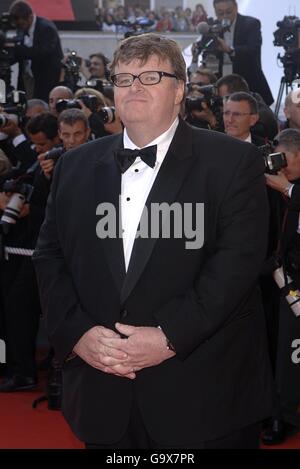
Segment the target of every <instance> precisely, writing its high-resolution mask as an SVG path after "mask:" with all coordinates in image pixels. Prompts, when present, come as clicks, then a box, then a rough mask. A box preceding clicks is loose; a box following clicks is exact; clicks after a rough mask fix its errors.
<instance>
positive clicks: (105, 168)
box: [34, 122, 270, 447]
mask: <svg viewBox="0 0 300 469" xmlns="http://www.w3.org/2000/svg"><path fill="white" fill-rule="evenodd" d="M122 141H123V140H122V136H121V135H117V136H110V137H104V138H102V139H99V140H95V141H93V142H90V143H87V144H86V145H84V146H81V147H80V148H78V149H76V150H74V151H72V152H68V153H66V154H65V155H64V156H63V157H62V158H61V159H60V160H59V162H58V164H57V167H56V170H55V175H54V180H53V183H52V188H51V193H50V197H49V200H48V207H47V213H46V219H45V222H44V224H43V226H42V229H41V232H40V237H39V241H38V244H37V248H36V251H35V254H34V263H35V267H36V270H37V275H38V281H39V287H40V294H41V301H42V305H43V310H44V313H45V315H46V317H47V329H48V333H49V336H50V340H51V342H52V344H53V345H54V347H55V350H56V354H57V356H58V358H59V360H60V361H61V362H64V360H65V358H66V357H67V356H68V354H69V353H70V352H71V351H72V349H73V347H74V345H75V344H76V342H77V341H78V339H79V338H80V337H81V336H82V335H83V334H84V333H85V332H86V331H87V330H88V329H90V328H91V327H93V326H95V325H103V326H105V327H108V328H114V324H115V322H116V321H121V322H123V323H127V324H132V325H136V326H141V325H143V326H158V325H160V326H161V327H162V329H163V331H164V332H165V334H166V335H167V337H168V338H169V339H170V341H171V342H172V344H173V345H174V347H175V349H176V351H177V355H176V356H175V357H174V358H172V359H170V360H167V361H165V362H164V363H162V364H161V365H159V366H154V367H151V368H148V369H144V370H142V371H141V372H139V373H138V375H137V378H136V379H135V380H134V381H131V380H128V379H126V378H120V377H116V376H112V375H107V374H105V373H103V372H101V371H97V370H96V369H94V368H92V367H90V366H89V365H87V364H86V363H85V362H84V361H82V360H81V359H80V358H79V357H76V358H74V359H72V360H69V361H67V362H65V364H64V366H63V368H64V374H63V375H64V379H63V389H64V403H63V409H64V415H65V417H66V418H67V420H68V421H69V423H70V425H71V427H72V428H73V430H74V432H75V433H76V434H77V435H78V437H79V438H81V439H82V440H84V441H88V442H95V443H96V442H98V443H99V442H100V441H101V442H104V443H105V442H106V443H114V442H116V441H118V439H120V438H121V436H122V434H123V433H124V432H125V430H126V428H127V425H128V418H129V413H130V407H131V401H132V397H133V394H135V395H136V398H137V400H138V403H139V406H140V410H141V413H142V416H143V419H144V422H145V425H146V428H147V430H148V432H149V434H150V436H151V437H152V438H153V440H155V441H157V442H160V443H163V444H165V445H171V444H172V445H174V444H178V445H182V447H184V445H187V444H189V445H193V444H195V445H196V444H197V443H199V441H203V440H209V439H215V438H218V437H221V436H222V435H226V434H228V433H230V432H231V431H233V430H234V429H239V428H242V427H244V426H246V425H248V424H250V423H253V422H257V421H259V420H261V419H262V418H264V417H266V416H267V415H268V414H269V389H270V374H269V362H268V356H267V352H266V339H265V326H264V317H263V312H262V308H261V304H260V299H259V295H258V293H257V290H256V281H257V277H258V274H259V271H260V268H261V264H262V261H263V259H264V256H265V248H266V240H267V225H268V208H267V199H266V193H265V182H264V176H263V170H264V169H263V164H262V158H261V156H260V155H259V154H258V153H257V150H256V149H255V147H254V146H253V145H249V144H247V143H243V142H240V141H238V140H235V139H231V138H229V137H227V136H225V135H223V134H220V133H216V132H213V131H206V130H200V129H195V128H192V127H190V126H188V125H187V124H186V123H184V122H180V124H179V127H178V128H177V130H176V133H175V136H174V138H173V141H172V143H171V145H170V148H169V150H168V153H167V155H166V157H165V159H164V162H163V164H162V167H161V169H160V171H159V173H158V176H157V178H156V180H155V183H154V185H153V187H152V190H151V192H150V194H149V197H148V200H147V205H148V206H149V205H150V203H153V202H156V203H162V202H167V203H168V204H171V203H173V202H179V203H185V202H186V203H187V202H189V203H193V204H195V203H197V202H198V203H200V202H202V203H204V204H205V210H204V212H205V224H204V227H205V242H204V246H203V247H202V248H201V249H197V250H188V249H185V241H186V239H184V238H183V239H179V238H174V237H173V238H171V239H162V238H159V239H151V238H150V239H142V238H139V239H137V240H136V242H135V244H134V247H133V252H132V256H131V259H130V264H129V268H128V271H127V274H126V273H125V266H124V254H123V246H122V240H121V239H118V238H116V239H112V238H111V239H108V238H107V239H104V240H100V239H99V238H97V236H96V223H97V221H98V220H99V216H96V207H97V206H98V204H99V203H100V202H110V203H113V204H114V205H115V206H116V207H118V203H119V200H118V199H119V194H120V191H121V175H120V172H119V170H118V168H117V166H116V164H115V161H114V158H113V152H114V150H115V149H117V148H122V145H123V143H122Z"/></svg>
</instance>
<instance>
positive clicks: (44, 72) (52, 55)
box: [9, 1, 63, 101]
mask: <svg viewBox="0 0 300 469" xmlns="http://www.w3.org/2000/svg"><path fill="white" fill-rule="evenodd" d="M9 13H10V16H11V20H12V22H13V24H14V26H15V27H16V28H17V30H18V31H22V32H23V33H24V41H23V44H16V45H15V46H14V51H13V52H14V57H15V61H16V62H19V77H18V89H20V90H24V91H26V95H27V99H31V98H40V99H43V100H44V101H47V99H48V95H49V92H50V90H51V89H52V88H53V87H54V86H55V85H57V84H58V82H59V76H60V70H61V59H62V57H63V53H62V49H61V44H60V38H59V35H58V32H57V29H56V27H55V25H54V24H53V23H52V22H51V21H49V20H47V19H45V18H41V17H37V16H36V15H35V14H34V13H33V11H32V9H31V7H30V6H29V5H28V3H26V2H24V1H15V2H14V3H13V4H12V5H11V7H10V10H9Z"/></svg>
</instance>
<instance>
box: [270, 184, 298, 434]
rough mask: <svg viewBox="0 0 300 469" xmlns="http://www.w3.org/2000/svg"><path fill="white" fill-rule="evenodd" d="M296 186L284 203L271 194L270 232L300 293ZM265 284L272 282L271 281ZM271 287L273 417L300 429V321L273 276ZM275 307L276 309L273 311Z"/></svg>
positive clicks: (278, 196)
mask: <svg viewBox="0 0 300 469" xmlns="http://www.w3.org/2000/svg"><path fill="white" fill-rule="evenodd" d="M294 184H295V185H294V187H293V190H292V194H291V198H290V199H284V198H283V196H282V194H280V193H278V192H276V191H275V190H272V189H271V190H270V203H271V214H272V216H271V221H272V220H273V223H272V224H273V229H272V230H270V234H271V235H272V239H270V242H269V244H270V246H272V245H273V253H274V251H275V249H276V247H277V242H278V239H279V238H281V250H280V251H281V252H280V255H281V257H282V259H284V262H285V265H286V267H287V269H288V272H289V273H290V276H291V277H292V279H293V280H294V281H295V284H296V288H298V289H300V235H299V234H298V233H297V229H298V223H299V212H300V180H299V179H298V180H297V181H295V182H294ZM285 211H287V217H286V222H285V223H284V224H283V219H284V213H285ZM276 225H277V226H276ZM269 254H271V252H270V253H269ZM292 264H293V265H294V266H295V265H296V264H298V269H297V268H295V267H294V269H293V271H292V272H291V265H292ZM265 281H268V278H266V279H265ZM271 283H272V284H273V285H271ZM269 287H270V288H269V298H268V303H269V307H267V308H266V311H267V325H268V332H269V337H270V341H271V342H270V344H271V349H273V356H272V362H273V367H274V375H275V387H276V389H275V394H276V396H275V398H274V408H273V416H274V417H275V418H277V419H282V420H284V421H285V422H288V423H290V424H292V425H298V426H299V425H300V418H299V412H297V408H298V407H299V403H300V397H299V389H300V374H299V370H298V368H299V364H296V363H293V361H292V353H293V350H294V349H293V348H292V343H293V341H294V340H295V339H299V337H300V320H299V317H296V316H295V315H294V313H293V311H292V310H291V308H290V307H289V306H288V303H287V301H286V299H285V297H284V296H281V298H280V294H279V288H278V286H277V285H276V283H275V282H274V280H273V279H272V277H271V276H270V277H269ZM265 293H266V292H265ZM265 296H266V295H265ZM272 304H273V308H272V309H271V305H272ZM274 346H275V347H274ZM274 350H275V353H274ZM274 358H276V359H274Z"/></svg>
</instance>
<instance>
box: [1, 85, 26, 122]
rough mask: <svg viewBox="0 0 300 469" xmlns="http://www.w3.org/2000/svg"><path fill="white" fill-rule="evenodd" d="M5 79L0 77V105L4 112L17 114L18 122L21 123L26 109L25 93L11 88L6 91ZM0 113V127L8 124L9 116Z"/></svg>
mask: <svg viewBox="0 0 300 469" xmlns="http://www.w3.org/2000/svg"><path fill="white" fill-rule="evenodd" d="M6 90H7V87H6V83H5V80H2V79H0V106H1V107H2V108H3V111H4V113H5V114H13V115H15V116H17V120H18V124H20V123H22V120H23V119H24V117H25V114H26V109H27V101H26V93H25V92H24V91H17V90H11V91H9V92H8V93H7V91H6ZM5 114H2V113H1V114H0V129H1V127H5V126H6V125H7V124H8V121H9V117H7V116H6V115H5Z"/></svg>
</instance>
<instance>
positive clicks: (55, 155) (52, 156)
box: [45, 145, 65, 163]
mask: <svg viewBox="0 0 300 469" xmlns="http://www.w3.org/2000/svg"><path fill="white" fill-rule="evenodd" d="M63 153H65V149H64V147H63V146H62V145H61V146H59V147H54V148H52V149H51V150H48V151H46V153H45V160H52V161H54V163H56V162H57V161H58V159H59V158H60V157H61V156H62V154H63Z"/></svg>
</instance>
